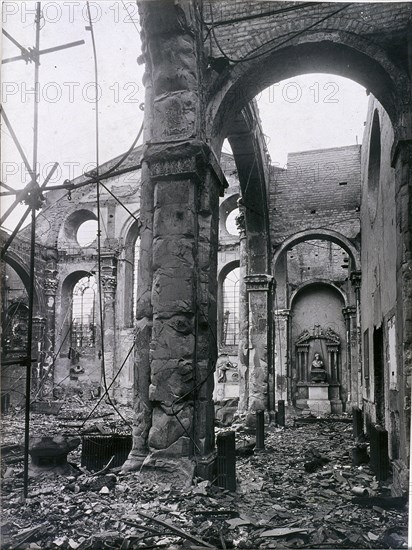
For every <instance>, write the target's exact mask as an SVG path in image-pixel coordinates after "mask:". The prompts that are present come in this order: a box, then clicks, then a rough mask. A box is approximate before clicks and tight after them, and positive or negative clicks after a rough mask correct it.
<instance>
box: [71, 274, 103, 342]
mask: <svg viewBox="0 0 412 550" xmlns="http://www.w3.org/2000/svg"><path fill="white" fill-rule="evenodd" d="M96 291H97V283H96V279H95V277H94V276H93V275H88V276H86V277H82V278H81V279H79V280H78V281H77V283H76V284H75V285H74V287H73V291H72V317H71V332H70V341H71V348H72V350H73V352H80V351H85V350H86V349H87V348H94V346H95V344H96V326H97V322H96V310H97V307H96Z"/></svg>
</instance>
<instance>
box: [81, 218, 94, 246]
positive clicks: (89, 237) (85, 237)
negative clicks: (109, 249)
mask: <svg viewBox="0 0 412 550" xmlns="http://www.w3.org/2000/svg"><path fill="white" fill-rule="evenodd" d="M96 236H97V220H87V221H85V222H83V223H81V224H80V225H79V227H78V228H77V231H76V240H77V242H78V244H79V245H80V246H81V247H82V248H85V247H87V246H90V245H91V244H92V243H93V242H94V241H95V240H96Z"/></svg>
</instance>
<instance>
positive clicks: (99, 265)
mask: <svg viewBox="0 0 412 550" xmlns="http://www.w3.org/2000/svg"><path fill="white" fill-rule="evenodd" d="M86 5H87V13H88V18H89V27H88V29H89V30H90V34H91V39H92V49H93V61H94V86H95V148H96V177H97V181H96V201H97V225H98V227H97V270H98V290H99V292H98V298H99V317H100V333H101V338H100V339H101V342H100V344H101V367H102V380H103V386H104V389H105V392H106V394H107V399H108V402H109V404H110V405H111V406H112V407H113V409H114V410H115V411H116V412H117V414H118V415H119V416H120V418H121V419H122V420H123V421H124V422H125V423H126V424H127V425H128V426H129V427H130V424H129V422H128V421H127V420H126V419H125V418H124V417H123V415H122V414H121V412H120V411H119V409H118V408H117V407H116V405H115V404H114V403H113V400H112V398H111V397H110V394H109V391H108V387H107V376H106V364H105V342H104V337H105V330H104V309H103V308H104V304H103V284H102V257H101V211H100V181H99V166H100V160H99V94H98V83H99V73H98V63H97V49H96V41H95V36H94V28H93V21H92V17H91V13H90V4H89V2H86Z"/></svg>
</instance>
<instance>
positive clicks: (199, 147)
mask: <svg viewBox="0 0 412 550" xmlns="http://www.w3.org/2000/svg"><path fill="white" fill-rule="evenodd" d="M143 161H144V162H146V163H147V165H148V166H149V169H150V174H151V177H152V179H154V180H176V179H186V178H191V179H193V178H195V179H196V180H197V181H198V182H201V181H203V179H204V172H205V169H206V168H209V169H210V170H211V171H212V173H213V175H214V177H215V179H216V180H217V182H218V184H219V186H220V193H221V195H222V194H223V190H224V189H226V188H227V187H229V184H228V182H227V179H226V176H225V174H224V173H223V171H222V169H221V168H220V165H219V162H218V160H217V158H216V155H215V154H214V152H213V150H212V149H211V148H210V147H209V145H207V144H206V143H205V142H203V141H200V140H196V139H193V140H183V141H180V142H150V143H148V144H147V145H146V146H145V148H144V153H143Z"/></svg>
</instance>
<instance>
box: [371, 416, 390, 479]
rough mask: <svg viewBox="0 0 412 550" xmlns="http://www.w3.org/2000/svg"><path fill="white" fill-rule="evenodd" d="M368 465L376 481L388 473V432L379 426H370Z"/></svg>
mask: <svg viewBox="0 0 412 550" xmlns="http://www.w3.org/2000/svg"><path fill="white" fill-rule="evenodd" d="M370 466H371V468H372V470H373V471H374V472H375V475H376V479H377V480H378V481H384V480H385V479H387V477H388V475H389V456H388V432H387V431H386V430H384V429H383V428H381V427H380V426H375V425H373V424H371V426H370Z"/></svg>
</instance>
